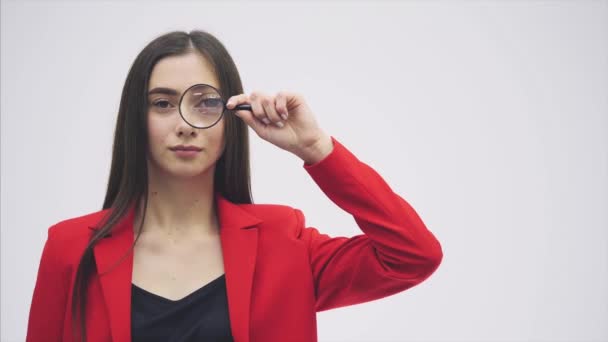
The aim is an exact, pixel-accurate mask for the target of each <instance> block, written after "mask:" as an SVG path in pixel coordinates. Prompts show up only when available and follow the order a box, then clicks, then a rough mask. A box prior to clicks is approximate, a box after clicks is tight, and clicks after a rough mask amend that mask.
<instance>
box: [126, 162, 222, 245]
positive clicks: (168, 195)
mask: <svg viewBox="0 0 608 342" xmlns="http://www.w3.org/2000/svg"><path fill="white" fill-rule="evenodd" d="M213 169H214V168H210V169H209V170H207V171H206V172H205V173H203V174H201V175H199V176H197V177H191V178H176V177H167V176H166V175H165V176H163V177H153V176H152V177H149V182H148V203H147V207H146V217H145V221H144V224H143V226H142V233H146V234H148V233H150V234H160V235H162V236H165V235H166V236H172V237H174V238H175V237H191V236H201V235H202V236H214V235H217V234H218V228H219V227H218V221H217V217H216V208H215V203H214V187H213V174H214V170H213ZM143 205H144V201H143V200H142V201H141V202H140V203H139V206H138V208H137V211H136V215H135V219H134V227H133V229H134V230H135V233H138V232H137V229H139V225H140V224H141V220H142V218H143Z"/></svg>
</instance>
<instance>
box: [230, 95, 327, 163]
mask: <svg viewBox="0 0 608 342" xmlns="http://www.w3.org/2000/svg"><path fill="white" fill-rule="evenodd" d="M240 104H250V105H251V109H252V112H250V111H248V110H238V111H236V112H235V114H236V115H237V116H238V117H239V118H241V119H242V120H243V121H245V123H246V124H247V125H249V127H251V128H252V129H253V130H254V131H255V132H256V133H257V135H258V136H259V137H260V138H262V139H264V140H266V141H268V142H270V143H272V144H274V145H276V146H278V147H280V148H282V149H284V150H286V151H289V152H292V153H293V154H295V155H297V156H298V157H300V158H301V159H302V160H304V161H305V162H306V163H307V164H314V163H316V162H317V161H319V160H321V159H323V158H324V157H325V156H327V155H328V154H329V153H330V152H331V151H332V149H333V143H332V141H331V137H330V136H329V135H327V134H325V132H323V131H322V130H321V129H320V128H319V126H318V125H317V122H316V120H315V118H314V115H313V113H312V111H311V110H310V108H309V107H308V105H307V104H306V102H305V101H304V98H303V97H302V96H301V95H299V94H295V93H291V92H286V91H281V92H279V93H277V94H276V96H270V95H266V94H263V93H261V92H252V93H251V94H250V95H246V94H240V95H235V96H232V97H231V98H230V99H228V103H227V105H226V106H227V108H228V109H233V108H234V107H235V106H236V105H240Z"/></svg>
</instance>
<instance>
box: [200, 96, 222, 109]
mask: <svg viewBox="0 0 608 342" xmlns="http://www.w3.org/2000/svg"><path fill="white" fill-rule="evenodd" d="M198 105H199V106H201V107H207V108H219V107H222V105H223V103H222V99H220V98H207V99H203V100H202V101H201V102H199V104H198Z"/></svg>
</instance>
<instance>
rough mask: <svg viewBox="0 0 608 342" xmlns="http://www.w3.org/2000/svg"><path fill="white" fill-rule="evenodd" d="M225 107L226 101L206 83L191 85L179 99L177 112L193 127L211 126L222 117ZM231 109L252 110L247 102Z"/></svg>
mask: <svg viewBox="0 0 608 342" xmlns="http://www.w3.org/2000/svg"><path fill="white" fill-rule="evenodd" d="M226 109H227V108H226V101H224V99H223V98H222V96H221V95H220V92H219V91H218V90H217V89H216V88H214V87H213V86H210V85H208V84H202V83H201V84H195V85H193V86H191V87H190V88H188V89H186V91H184V93H183V94H182V97H181V98H180V99H179V114H180V115H181V117H182V119H184V121H186V123H188V124H189V125H190V126H192V127H194V128H210V127H213V126H214V125H215V124H217V123H218V122H219V121H220V120H221V119H222V116H223V115H224V112H225V111H226ZM232 110H233V111H237V110H249V111H252V110H251V105H249V104H240V105H238V106H236V107H235V108H234V109H232Z"/></svg>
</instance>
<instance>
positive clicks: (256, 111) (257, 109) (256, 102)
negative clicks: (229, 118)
mask: <svg viewBox="0 0 608 342" xmlns="http://www.w3.org/2000/svg"><path fill="white" fill-rule="evenodd" d="M263 96H264V94H262V93H261V92H257V91H254V92H252V93H251V95H249V99H250V100H251V111H252V112H253V116H254V117H256V118H257V119H258V120H260V121H262V122H264V123H265V124H267V125H269V124H270V120H268V118H267V117H266V111H265V110H264V107H263V106H262V102H261V100H262V98H263Z"/></svg>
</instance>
